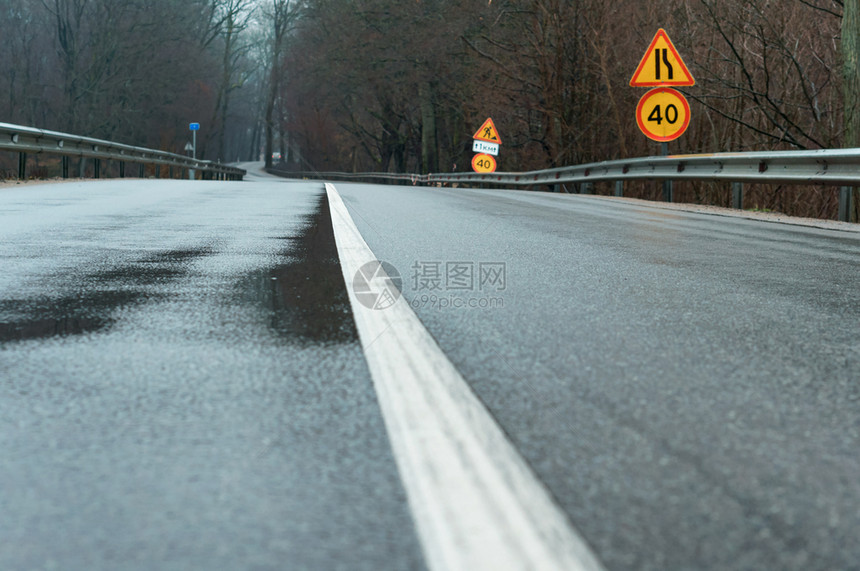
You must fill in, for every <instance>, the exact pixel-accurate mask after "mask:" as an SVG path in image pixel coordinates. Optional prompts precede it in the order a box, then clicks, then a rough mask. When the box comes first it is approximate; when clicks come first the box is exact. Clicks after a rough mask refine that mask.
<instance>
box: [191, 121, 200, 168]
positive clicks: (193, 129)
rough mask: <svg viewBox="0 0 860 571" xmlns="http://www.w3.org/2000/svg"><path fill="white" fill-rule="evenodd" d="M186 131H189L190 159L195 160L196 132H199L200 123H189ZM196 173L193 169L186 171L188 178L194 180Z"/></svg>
mask: <svg viewBox="0 0 860 571" xmlns="http://www.w3.org/2000/svg"><path fill="white" fill-rule="evenodd" d="M188 130H189V131H191V152H192V155H191V158H192V159H194V160H195V161H196V160H197V131H199V130H200V123H191V124H189V125H188ZM196 177H197V173H196V172H195V170H194V169H188V178H190V179H191V180H194V179H195V178H196Z"/></svg>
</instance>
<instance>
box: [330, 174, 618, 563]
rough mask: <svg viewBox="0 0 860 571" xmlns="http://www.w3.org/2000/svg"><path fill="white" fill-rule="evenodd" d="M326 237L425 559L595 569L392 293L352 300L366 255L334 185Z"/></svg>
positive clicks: (367, 251)
mask: <svg viewBox="0 0 860 571" xmlns="http://www.w3.org/2000/svg"><path fill="white" fill-rule="evenodd" d="M326 192H327V194H328V200H329V207H330V209H331V217H332V224H333V226H334V235H335V240H336V242H337V249H338V254H339V256H340V262H341V267H342V269H343V276H344V281H345V282H346V285H347V290H348V291H349V296H350V303H351V305H352V310H353V313H354V315H355V322H356V326H357V328H358V333H359V337H360V339H361V342H362V345H363V348H364V353H365V356H366V358H367V363H368V366H369V368H370V372H371V376H372V377H373V382H374V386H375V388H376V393H377V397H378V399H379V404H380V408H381V409H382V414H383V418H384V421H385V425H386V429H387V431H388V435H389V439H390V440H391V444H392V449H393V451H394V456H395V459H396V461H397V466H398V469H399V471H400V475H401V478H402V479H403V483H404V487H405V489H406V493H407V496H408V498H409V505H410V508H411V510H412V513H413V516H414V519H415V522H416V527H417V529H418V535H419V537H420V540H421V543H422V546H423V548H424V553H425V556H426V559H427V564H428V566H429V568H430V569H433V570H440V571H441V570H444V571H451V570H459V569H463V570H470V571H471V570H476V569H493V570H501V569H564V570H568V571H569V570H580V569H581V570H600V569H602V568H603V567H602V566H601V564H600V563H599V562H598V560H597V558H596V557H595V556H594V555H593V554H592V553H591V550H590V549H589V548H588V546H587V545H586V544H585V542H584V541H583V540H582V539H581V538H580V537H579V536H578V535H577V533H576V532H575V531H574V529H573V528H572V527H571V525H570V523H569V522H568V520H567V517H566V516H565V514H564V513H563V512H562V511H561V510H560V509H559V507H558V506H557V505H556V504H555V502H554V501H553V500H552V498H551V497H550V495H549V493H548V491H547V490H546V488H545V487H544V486H543V485H542V484H541V483H540V481H539V480H538V479H537V478H536V477H535V475H534V474H533V473H532V471H531V469H530V468H529V467H528V465H527V464H526V462H525V461H524V460H523V459H522V457H521V456H520V455H519V454H518V453H517V451H516V450H515V449H514V447H513V445H512V444H511V443H510V442H509V441H508V439H507V438H506V437H505V435H504V433H503V432H502V430H501V428H499V426H498V425H497V424H496V423H495V421H494V420H493V419H492V417H491V416H490V413H489V412H488V411H487V410H486V408H484V406H483V404H481V402H480V401H479V400H478V398H477V397H476V396H475V395H474V393H473V392H472V390H471V389H470V388H469V386H468V385H467V384H466V382H465V381H464V380H463V377H462V376H461V375H460V373H459V372H458V371H457V370H456V368H455V367H454V365H453V364H452V363H451V362H450V361H449V360H448V358H447V357H446V356H445V354H444V353H443V352H442V350H441V349H440V348H439V346H438V345H437V344H436V341H435V340H434V339H433V338H432V336H431V335H430V333H429V332H428V331H427V330H426V329H425V328H424V325H423V324H422V323H421V322H420V321H419V319H418V317H417V316H416V315H415V313H414V312H413V311H412V309H411V308H410V307H409V304H408V303H407V302H406V301H405V300H404V299H403V298H402V297H401V298H400V299H399V300H398V301H397V303H395V304H394V305H393V306H391V307H388V308H386V309H384V310H374V309H370V308H368V307H366V306H365V305H363V304H362V303H360V302H359V301H358V299H357V298H356V297H355V293H354V292H353V291H352V287H351V284H352V281H353V277H354V276H355V273H356V272H357V271H358V269H359V268H360V267H362V266H363V265H364V264H366V263H367V262H371V261H374V260H376V257H375V256H374V255H373V252H372V251H371V250H370V248H369V247H368V246H367V243H366V242H365V241H364V239H363V238H362V237H361V234H360V233H359V232H358V229H357V228H356V227H355V224H354V222H353V220H352V217H351V216H350V214H349V212H348V211H347V209H346V206H345V205H344V203H343V201H342V200H341V198H340V195H339V194H338V192H337V190H336V189H335V187H334V185H331V184H328V183H326Z"/></svg>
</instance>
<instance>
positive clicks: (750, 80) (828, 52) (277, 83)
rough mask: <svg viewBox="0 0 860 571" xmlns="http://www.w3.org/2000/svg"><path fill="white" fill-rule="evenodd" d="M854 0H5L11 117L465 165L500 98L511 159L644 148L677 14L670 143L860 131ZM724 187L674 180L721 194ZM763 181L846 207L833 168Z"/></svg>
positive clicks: (205, 142) (426, 164)
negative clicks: (679, 131) (643, 71)
mask: <svg viewBox="0 0 860 571" xmlns="http://www.w3.org/2000/svg"><path fill="white" fill-rule="evenodd" d="M857 4H858V1H857V0H849V1H847V2H843V1H841V0H659V1H657V0H614V1H612V2H606V1H604V0H407V1H399V2H392V1H390V0H0V38H3V43H4V48H5V49H4V56H5V57H3V58H0V121H2V122H7V123H17V124H23V125H29V126H35V127H40V128H45V129H53V130H60V131H67V132H72V133H76V134H81V135H87V136H93V137H100V138H106V139H111V140H117V141H120V142H126V143H131V144H135V145H140V146H149V147H154V148H159V149H163V150H169V151H173V152H180V153H181V152H183V148H184V146H185V144H186V142H187V141H188V139H189V133H188V123H189V122H192V121H197V122H200V124H201V130H200V132H199V137H200V138H199V142H198V145H199V146H198V148H199V149H200V153H198V154H199V155H200V154H202V156H204V157H205V158H207V159H211V160H221V161H224V162H233V161H239V160H261V159H262V158H263V157H265V158H266V159H267V161H269V162H271V161H275V162H281V163H283V164H282V166H283V167H284V168H287V169H290V170H294V171H321V172H324V171H347V172H353V171H356V172H357V171H374V172H416V173H417V172H421V173H426V172H452V171H462V170H468V169H469V168H470V167H469V161H470V160H471V157H472V152H471V143H472V141H471V135H472V133H474V131H475V130H476V129H477V128H478V127H479V126H480V125H481V123H482V122H483V121H484V119H486V118H487V117H492V118H493V120H494V122H495V125H496V126H497V128H498V131H499V134H500V136H501V139H502V141H503V145H502V151H501V154H500V156H499V157H498V158H499V170H503V171H522V170H531V169H542V168H550V167H554V166H562V165H572V164H579V163H583V162H591V161H600V160H609V159H618V158H623V157H636V156H648V155H654V154H658V150H659V147H658V144H657V143H654V142H653V141H650V140H649V139H647V138H646V137H645V136H644V135H642V133H641V132H640V131H639V129H638V127H637V124H636V120H635V116H634V113H635V109H636V105H637V102H638V100H639V98H640V97H641V96H642V95H643V94H644V92H645V90H644V89H642V88H635V87H630V86H629V85H628V82H629V81H630V77H631V75H632V74H633V72H634V70H635V69H636V66H637V64H638V63H639V60H640V58H641V57H642V55H643V54H644V52H645V49H646V48H647V47H648V45H649V43H650V41H651V39H652V38H653V37H654V34H655V33H656V31H657V30H658V29H659V28H664V29H665V30H666V32H667V33H668V34H669V36H670V37H671V39H672V41H673V43H674V45H675V47H676V48H677V49H678V52H679V53H680V55H681V56H682V57H683V59H684V62H685V63H686V64H687V66H688V67H689V69H690V71H691V72H692V74H693V76H694V77H695V79H696V84H695V85H694V86H690V87H684V88H680V91H682V92H683V93H684V95H685V96H686V97H687V99H688V100H689V101H690V105H691V113H692V120H691V122H690V126H689V128H688V130H687V132H686V133H685V134H684V135H683V136H682V137H681V138H679V139H678V140H676V141H673V142H671V143H670V144H669V150H670V152H671V153H673V154H676V153H700V152H720V151H751V150H786V149H817V148H838V147H854V146H860V143H858V140H857V139H858V136H860V135H858V133H860V127H858V126H857V122H858V120H860V117H858V115H860V114H858V113H857V112H856V108H857V107H858V101H860V97H858V96H860V69H858V68H860V61H858V53H860V18H858V14H857V12H858V11H860V7H858V5H857ZM273 157H275V158H274V159H273ZM631 186H632V188H631V190H630V193H631V194H633V195H640V196H643V197H647V198H655V197H656V196H658V194H659V189H658V188H657V185H650V184H645V183H643V184H641V185H638V186H636V185H631ZM726 188H727V185H718V184H692V183H685V184H678V185H677V190H676V192H675V194H676V197H678V199H679V200H685V201H691V202H693V201H697V202H704V203H711V204H718V205H725V204H727V203H728V201H729V200H730V193H728V192H727V190H726ZM597 190H598V192H610V189H609V188H608V187H607V188H606V189H600V188H598V189H597ZM747 196H748V203H749V204H750V205H752V206H754V207H757V208H761V209H767V210H777V211H781V212H786V213H790V214H797V215H804V216H814V217H831V218H832V217H834V216H835V210H836V193H835V191H834V190H833V189H832V188H817V189H798V188H792V187H776V186H773V187H761V188H759V187H757V186H756V185H752V186H751V188H750V189H749V191H748V194H747ZM856 202H860V200H858V201H856Z"/></svg>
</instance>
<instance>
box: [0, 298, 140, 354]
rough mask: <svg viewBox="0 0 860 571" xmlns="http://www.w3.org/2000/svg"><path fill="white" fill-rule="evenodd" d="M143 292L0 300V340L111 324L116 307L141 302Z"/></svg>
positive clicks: (91, 329)
mask: <svg viewBox="0 0 860 571" xmlns="http://www.w3.org/2000/svg"><path fill="white" fill-rule="evenodd" d="M143 297H144V294H143V292H136V291H104V292H91V293H87V294H83V295H79V296H78V295H70V296H66V297H60V298H36V299H23V300H17V299H15V300H2V301H0V316H5V315H11V316H13V317H12V318H11V319H3V318H2V317H0V343H3V342H8V341H26V340H29V339H47V338H49V337H65V336H69V335H83V334H84V333H92V332H96V331H100V330H102V329H105V328H107V327H109V326H111V325H113V323H114V321H115V320H114V319H113V318H112V317H111V315H112V314H113V313H114V311H116V310H117V309H119V308H121V307H124V306H129V305H135V304H137V303H140V302H141V298H143Z"/></svg>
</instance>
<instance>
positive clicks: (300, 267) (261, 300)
mask: <svg viewBox="0 0 860 571" xmlns="http://www.w3.org/2000/svg"><path fill="white" fill-rule="evenodd" d="M278 239H279V240H284V241H285V242H286V243H287V249H286V250H285V251H284V252H283V253H282V254H281V257H282V259H283V260H284V263H283V264H281V265H278V266H276V267H274V268H268V269H265V270H261V271H258V272H254V273H253V274H251V275H249V276H248V277H247V279H245V280H243V282H242V285H241V288H242V292H241V298H242V299H243V300H245V301H246V302H250V303H254V304H256V305H257V306H258V307H262V308H263V309H264V311H265V312H266V321H267V325H268V326H269V328H270V329H271V330H272V331H274V332H275V333H276V334H277V335H278V336H279V337H281V338H284V339H287V340H290V341H293V342H299V343H313V344H337V343H351V342H354V341H357V340H358V333H357V331H356V328H355V322H354V321H353V318H352V310H351V308H350V305H349V297H348V295H347V292H346V286H345V285H344V281H343V273H342V272H341V268H340V260H339V258H338V255H337V246H336V244H335V241H334V231H333V230H332V224H331V213H330V212H329V206H328V197H327V196H326V195H325V193H323V194H322V195H321V196H320V200H319V203H318V204H317V209H316V211H315V212H314V213H313V214H312V215H310V216H308V220H307V224H306V225H305V227H304V228H303V229H302V230H301V232H300V234H299V235H298V236H296V237H283V238H278Z"/></svg>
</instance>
